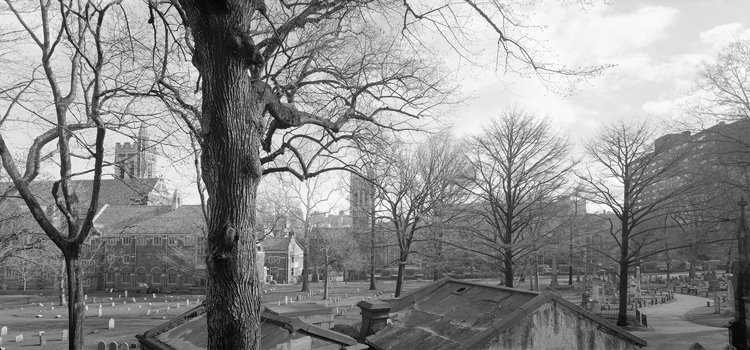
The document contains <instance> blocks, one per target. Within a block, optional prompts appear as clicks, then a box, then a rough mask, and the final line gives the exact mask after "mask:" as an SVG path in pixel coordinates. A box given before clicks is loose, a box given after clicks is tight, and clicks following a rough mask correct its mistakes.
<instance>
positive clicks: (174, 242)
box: [167, 237, 177, 245]
mask: <svg viewBox="0 0 750 350" xmlns="http://www.w3.org/2000/svg"><path fill="white" fill-rule="evenodd" d="M167 243H168V244H169V245H177V237H169V240H168V242H167Z"/></svg>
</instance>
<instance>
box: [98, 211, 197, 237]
mask: <svg viewBox="0 0 750 350" xmlns="http://www.w3.org/2000/svg"><path fill="white" fill-rule="evenodd" d="M95 223H96V224H97V226H96V227H97V229H100V230H101V231H102V232H103V233H105V235H107V234H198V233H202V232H204V231H205V221H204V220H203V212H202V211H201V207H200V206H199V205H183V206H180V207H178V208H172V207H171V206H145V205H134V206H107V207H106V208H103V210H102V212H101V213H100V214H99V216H98V217H97V218H96V221H95Z"/></svg>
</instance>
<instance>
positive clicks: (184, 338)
mask: <svg viewBox="0 0 750 350" xmlns="http://www.w3.org/2000/svg"><path fill="white" fill-rule="evenodd" d="M206 333H207V327H206V318H205V307H204V305H200V306H198V307H196V308H194V309H192V310H190V311H188V312H186V313H184V314H182V315H180V316H177V317H176V318H174V319H172V320H170V321H168V322H166V323H164V324H162V325H159V326H157V327H155V328H153V329H150V330H148V331H146V332H145V333H143V334H138V335H136V336H135V337H136V338H137V339H138V341H139V342H141V344H144V345H146V346H148V348H149V349H154V350H172V349H179V350H203V349H206V347H207V344H208V336H207V334H206ZM260 333H261V347H260V348H261V349H262V350H266V349H276V346H277V345H279V344H283V343H285V342H287V341H289V340H292V339H297V338H301V337H304V336H310V337H313V338H315V339H318V340H319V341H323V342H328V343H331V344H338V345H339V346H340V347H343V346H349V345H355V344H357V341H356V340H354V339H353V338H351V337H349V336H347V335H344V334H341V333H338V332H334V331H332V330H328V329H325V328H322V327H318V326H313V325H310V324H307V323H305V322H302V321H300V320H299V319H298V318H288V317H284V316H279V315H274V314H271V313H268V312H265V311H264V312H262V313H261V328H260Z"/></svg>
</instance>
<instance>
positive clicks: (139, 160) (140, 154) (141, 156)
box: [115, 123, 156, 179]
mask: <svg viewBox="0 0 750 350" xmlns="http://www.w3.org/2000/svg"><path fill="white" fill-rule="evenodd" d="M150 147H151V140H150V139H149V135H148V131H147V130H146V127H145V125H143V123H141V127H140V128H139V129H138V137H137V139H136V141H135V142H134V143H130V142H125V143H123V144H121V143H119V142H118V143H116V144H115V166H116V167H115V178H117V179H130V178H136V179H145V178H152V177H154V163H155V162H156V157H155V156H154V154H153V153H151V152H150V151H149V149H150Z"/></svg>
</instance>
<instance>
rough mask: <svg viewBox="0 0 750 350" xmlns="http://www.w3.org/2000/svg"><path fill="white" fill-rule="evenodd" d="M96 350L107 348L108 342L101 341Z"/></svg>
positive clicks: (105, 349)
mask: <svg viewBox="0 0 750 350" xmlns="http://www.w3.org/2000/svg"><path fill="white" fill-rule="evenodd" d="M96 350H107V343H105V342H103V341H100V342H99V345H98V346H97V347H96Z"/></svg>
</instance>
